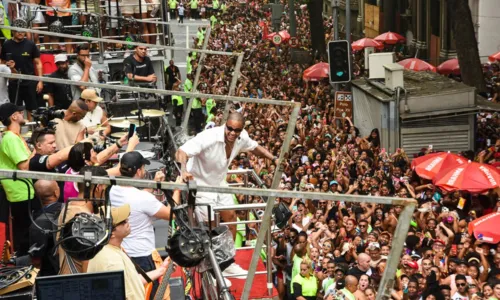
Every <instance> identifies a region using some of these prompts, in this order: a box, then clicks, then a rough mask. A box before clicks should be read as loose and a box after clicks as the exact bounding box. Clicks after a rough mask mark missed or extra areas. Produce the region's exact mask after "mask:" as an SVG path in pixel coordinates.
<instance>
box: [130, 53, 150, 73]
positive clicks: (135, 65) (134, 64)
mask: <svg viewBox="0 0 500 300" xmlns="http://www.w3.org/2000/svg"><path fill="white" fill-rule="evenodd" d="M123 67H124V71H125V75H126V74H130V73H132V74H134V71H135V75H137V76H149V75H151V74H154V73H155V70H154V69H153V64H152V63H151V59H150V58H149V57H147V56H145V57H144V60H143V61H142V62H140V61H137V60H135V58H134V55H130V56H129V57H127V58H125V59H124V60H123Z"/></svg>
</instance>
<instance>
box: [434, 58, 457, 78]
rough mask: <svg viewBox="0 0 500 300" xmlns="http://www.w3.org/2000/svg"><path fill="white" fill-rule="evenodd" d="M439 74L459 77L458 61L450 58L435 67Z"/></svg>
mask: <svg viewBox="0 0 500 300" xmlns="http://www.w3.org/2000/svg"><path fill="white" fill-rule="evenodd" d="M437 71H438V73H439V74H443V75H450V74H454V75H460V65H459V64H458V59H456V58H452V59H449V60H447V61H445V62H444V63H442V64H440V65H439V66H438V67H437Z"/></svg>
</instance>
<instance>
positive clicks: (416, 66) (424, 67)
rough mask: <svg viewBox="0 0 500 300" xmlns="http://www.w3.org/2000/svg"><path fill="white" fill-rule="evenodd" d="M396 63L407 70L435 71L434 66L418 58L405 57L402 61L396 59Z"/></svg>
mask: <svg viewBox="0 0 500 300" xmlns="http://www.w3.org/2000/svg"><path fill="white" fill-rule="evenodd" d="M398 64H400V65H402V66H403V67H404V68H405V69H408V70H413V71H432V72H436V67H434V66H433V65H431V64H430V63H428V62H426V61H423V60H421V59H418V58H407V59H404V60H402V61H398Z"/></svg>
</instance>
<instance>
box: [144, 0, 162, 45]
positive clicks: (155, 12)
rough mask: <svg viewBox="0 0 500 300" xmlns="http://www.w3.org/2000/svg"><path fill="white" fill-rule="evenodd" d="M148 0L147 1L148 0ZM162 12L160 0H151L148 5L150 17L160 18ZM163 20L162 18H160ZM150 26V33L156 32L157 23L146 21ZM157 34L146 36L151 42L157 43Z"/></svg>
mask: <svg viewBox="0 0 500 300" xmlns="http://www.w3.org/2000/svg"><path fill="white" fill-rule="evenodd" d="M146 2H147V1H146ZM159 12H160V1H159V0H149V5H148V18H158V16H159ZM160 21H161V18H160ZM146 25H147V27H148V32H149V34H155V33H156V24H154V23H146ZM156 37H157V36H156V35H150V36H148V37H146V41H149V42H148V43H149V44H153V45H156Z"/></svg>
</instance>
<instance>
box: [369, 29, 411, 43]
mask: <svg viewBox="0 0 500 300" xmlns="http://www.w3.org/2000/svg"><path fill="white" fill-rule="evenodd" d="M374 40H376V41H378V42H381V43H384V44H388V45H395V44H397V43H399V42H404V41H405V40H406V39H405V38H404V37H403V36H402V35H400V34H397V33H395V32H390V31H389V32H386V33H382V34H381V35H379V36H377V37H375V38H374Z"/></svg>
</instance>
